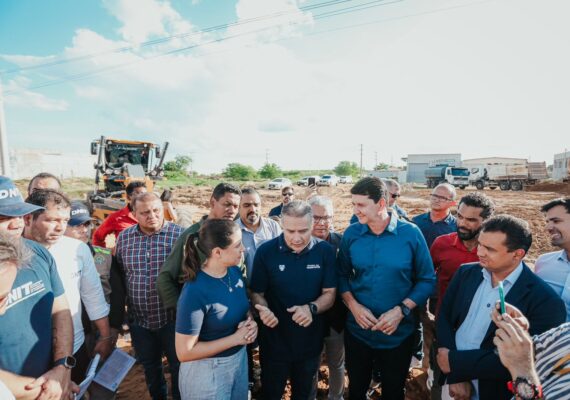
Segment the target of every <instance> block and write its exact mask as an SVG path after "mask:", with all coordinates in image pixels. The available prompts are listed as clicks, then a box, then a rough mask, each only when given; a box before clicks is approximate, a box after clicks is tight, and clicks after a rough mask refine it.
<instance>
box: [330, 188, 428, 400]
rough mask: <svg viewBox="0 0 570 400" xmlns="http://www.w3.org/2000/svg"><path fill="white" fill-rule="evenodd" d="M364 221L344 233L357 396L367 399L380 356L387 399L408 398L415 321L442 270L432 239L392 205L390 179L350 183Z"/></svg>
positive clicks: (350, 355)
mask: <svg viewBox="0 0 570 400" xmlns="http://www.w3.org/2000/svg"><path fill="white" fill-rule="evenodd" d="M350 192H351V193H352V204H353V207H354V213H355V214H356V216H357V217H358V221H359V223H357V224H353V225H351V226H349V227H348V228H347V229H346V231H345V232H344V235H343V238H342V241H341V244H340V249H339V254H338V261H337V262H338V274H339V284H338V287H339V291H340V293H341V295H342V298H343V300H344V302H345V304H346V305H347V306H348V309H349V311H350V312H349V313H348V318H347V322H346V329H345V351H346V366H347V370H348V378H349V397H350V399H351V400H364V399H365V398H366V390H367V389H368V385H369V383H370V378H371V374H372V364H373V361H374V360H376V361H377V365H378V366H379V368H380V373H381V375H382V399H384V400H396V399H398V400H403V399H404V384H405V381H406V376H407V374H408V367H409V365H410V360H411V358H412V348H413V331H414V329H415V325H416V321H415V317H414V314H413V313H412V312H411V311H412V310H413V309H414V308H416V307H418V306H422V305H424V304H425V303H426V301H427V298H428V296H429V295H430V293H431V292H432V291H433V288H434V284H435V274H434V271H433V264H432V261H431V258H430V255H429V250H428V248H427V245H426V242H425V239H424V238H423V236H422V233H421V232H420V230H419V229H418V228H417V227H416V226H415V225H414V224H411V223H409V222H407V221H404V220H402V219H399V218H398V217H397V216H396V214H395V213H394V212H390V213H389V212H388V208H387V206H386V204H387V201H386V195H387V189H386V185H385V184H384V183H383V182H382V181H381V180H380V179H378V178H375V177H366V178H363V179H361V180H360V181H358V182H357V183H356V184H355V185H354V186H353V187H352V189H351V190H350Z"/></svg>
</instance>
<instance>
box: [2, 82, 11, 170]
mask: <svg viewBox="0 0 570 400" xmlns="http://www.w3.org/2000/svg"><path fill="white" fill-rule="evenodd" d="M0 169H1V171H0V173H1V174H2V175H4V176H10V156H9V155H8V137H7V133H6V121H5V120H4V97H3V96H2V82H1V81H0Z"/></svg>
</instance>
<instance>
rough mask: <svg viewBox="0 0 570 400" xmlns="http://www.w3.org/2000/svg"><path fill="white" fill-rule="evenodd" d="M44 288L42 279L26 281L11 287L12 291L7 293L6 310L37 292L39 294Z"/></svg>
mask: <svg viewBox="0 0 570 400" xmlns="http://www.w3.org/2000/svg"><path fill="white" fill-rule="evenodd" d="M44 290H46V287H45V285H44V283H43V282H42V281H37V282H26V283H24V284H23V285H20V286H18V287H17V288H14V289H12V291H11V292H10V294H9V295H8V303H7V306H6V310H8V309H9V308H11V307H13V306H15V305H16V304H18V303H20V302H22V301H24V300H27V299H29V298H31V297H33V296H35V295H37V294H40V293H41V292H43V291H44Z"/></svg>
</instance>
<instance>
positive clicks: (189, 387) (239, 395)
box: [180, 346, 248, 400]
mask: <svg viewBox="0 0 570 400" xmlns="http://www.w3.org/2000/svg"><path fill="white" fill-rule="evenodd" d="M247 383H248V382H247V352H246V350H245V346H244V347H242V348H241V350H240V351H238V352H237V353H235V354H233V355H231V356H227V357H211V358H204V359H202V360H195V361H187V362H183V363H182V364H180V394H181V395H182V399H183V400H246V399H247V390H248V385H247Z"/></svg>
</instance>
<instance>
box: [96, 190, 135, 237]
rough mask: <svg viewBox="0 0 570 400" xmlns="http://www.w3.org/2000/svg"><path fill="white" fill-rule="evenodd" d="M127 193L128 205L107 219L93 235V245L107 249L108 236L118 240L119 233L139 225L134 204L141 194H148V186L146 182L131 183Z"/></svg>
mask: <svg viewBox="0 0 570 400" xmlns="http://www.w3.org/2000/svg"><path fill="white" fill-rule="evenodd" d="M126 192H127V201H128V203H127V205H126V206H125V207H124V208H122V209H120V210H119V211H115V212H114V213H113V214H111V215H109V216H108V217H107V218H105V221H103V223H102V224H101V226H99V228H97V229H96V230H95V232H94V233H93V244H94V245H95V246H100V247H106V246H105V238H106V237H107V236H108V235H110V234H113V235H115V239H117V237H118V236H119V233H121V232H122V231H123V230H125V229H127V228H130V227H131V226H133V225H136V224H137V220H136V218H135V216H134V215H133V207H132V202H133V199H134V198H135V197H137V196H138V195H139V194H141V193H146V186H145V184H144V182H140V181H137V182H131V183H129V185H128V186H127V189H126Z"/></svg>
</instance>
